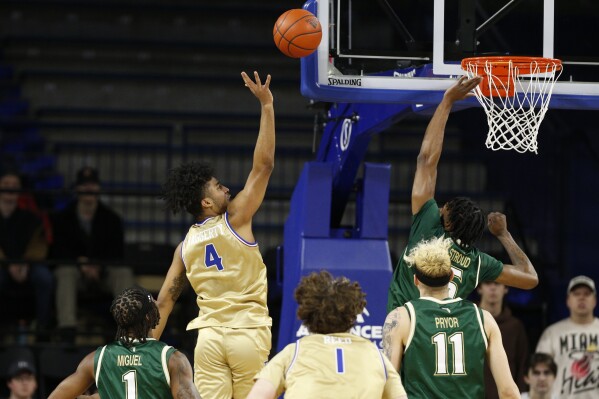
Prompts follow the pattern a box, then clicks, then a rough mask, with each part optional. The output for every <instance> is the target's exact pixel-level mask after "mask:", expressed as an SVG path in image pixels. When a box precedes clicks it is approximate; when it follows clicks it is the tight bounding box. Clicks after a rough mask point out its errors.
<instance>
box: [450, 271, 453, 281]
mask: <svg viewBox="0 0 599 399" xmlns="http://www.w3.org/2000/svg"><path fill="white" fill-rule="evenodd" d="M451 280H453V269H451V276H449V281H451Z"/></svg>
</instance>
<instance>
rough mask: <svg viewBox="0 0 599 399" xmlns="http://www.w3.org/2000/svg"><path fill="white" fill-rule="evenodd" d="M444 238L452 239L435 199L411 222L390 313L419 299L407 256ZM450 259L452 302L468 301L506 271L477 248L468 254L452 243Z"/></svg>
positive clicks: (395, 275) (391, 292)
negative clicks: (483, 283) (481, 285)
mask: <svg viewBox="0 0 599 399" xmlns="http://www.w3.org/2000/svg"><path fill="white" fill-rule="evenodd" d="M442 236H445V237H449V234H447V233H446V232H445V230H444V229H443V225H442V223H441V215H440V213H439V207H438V206H437V203H436V202H435V200H434V199H430V200H429V201H427V202H426V203H425V204H424V205H423V206H422V209H420V211H419V212H418V213H417V214H416V215H414V216H413V218H412V227H411V229H410V237H409V238H408V245H407V246H406V249H405V250H404V252H403V253H402V255H401V259H400V260H399V263H398V265H397V267H396V268H395V271H394V272H393V279H392V280H391V284H390V285H389V296H388V300H387V313H388V312H391V311H392V310H393V309H395V308H397V307H399V306H402V305H403V304H404V303H406V302H408V301H409V300H411V299H416V298H418V297H419V296H420V293H419V291H418V288H417V287H416V286H415V285H414V271H413V270H412V266H410V265H408V264H407V262H406V261H405V260H404V255H405V254H407V253H409V252H410V250H412V248H414V247H415V246H416V245H417V244H418V243H419V242H420V241H422V240H427V239H430V238H433V237H442ZM449 256H450V258H451V268H452V270H453V275H454V276H453V280H452V281H450V283H449V295H450V297H451V298H467V297H468V295H470V293H471V292H472V291H473V290H474V289H475V288H476V286H477V285H478V283H479V282H481V281H494V280H495V279H496V278H497V277H499V275H500V274H501V272H502V271H503V263H502V262H501V261H499V260H497V259H495V258H493V257H492V256H489V255H487V254H486V253H484V252H481V251H479V250H478V249H477V248H469V249H467V250H465V249H463V248H460V247H459V246H458V245H456V244H455V243H452V245H451V248H450V249H449Z"/></svg>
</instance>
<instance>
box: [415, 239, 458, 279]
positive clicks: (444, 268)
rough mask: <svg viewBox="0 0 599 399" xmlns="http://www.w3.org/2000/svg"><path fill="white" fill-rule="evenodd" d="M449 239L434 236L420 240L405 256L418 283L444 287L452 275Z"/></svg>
mask: <svg viewBox="0 0 599 399" xmlns="http://www.w3.org/2000/svg"><path fill="white" fill-rule="evenodd" d="M450 247H451V239H449V238H443V237H434V238H431V239H430V240H423V241H420V242H419V243H418V244H416V246H415V247H414V248H412V249H411V250H410V252H409V253H408V254H407V255H406V256H405V258H404V259H405V260H406V262H407V263H408V264H409V265H411V266H412V267H413V269H414V276H415V277H416V278H417V279H418V282H419V284H424V285H425V286H427V287H430V288H433V289H435V288H446V287H447V284H448V283H449V280H451V278H452V277H453V271H452V270H451V259H450V258H449V248H450Z"/></svg>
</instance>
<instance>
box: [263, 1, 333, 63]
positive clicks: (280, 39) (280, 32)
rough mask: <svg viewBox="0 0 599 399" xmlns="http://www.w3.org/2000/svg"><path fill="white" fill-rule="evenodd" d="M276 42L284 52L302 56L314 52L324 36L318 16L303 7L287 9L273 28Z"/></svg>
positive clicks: (293, 55) (298, 56) (290, 55)
mask: <svg viewBox="0 0 599 399" xmlns="http://www.w3.org/2000/svg"><path fill="white" fill-rule="evenodd" d="M272 36H273V39H274V40H275V44H276V45H277V47H278V48H279V50H281V52H282V53H283V54H285V55H286V56H288V57H291V58H300V57H305V56H307V55H310V54H312V53H313V52H314V51H315V50H316V48H317V47H318V45H319V44H320V39H321V38H322V29H321V28H320V22H318V18H316V17H315V16H314V14H312V13H311V12H310V11H307V10H303V9H301V8H295V9H293V10H289V11H285V12H284V13H283V14H282V15H281V16H280V17H279V19H277V22H275V27H274V28H273V30H272Z"/></svg>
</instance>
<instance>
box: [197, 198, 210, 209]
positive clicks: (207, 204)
mask: <svg viewBox="0 0 599 399" xmlns="http://www.w3.org/2000/svg"><path fill="white" fill-rule="evenodd" d="M200 203H201V204H202V208H211V207H212V199H211V198H209V197H205V198H202V201H200Z"/></svg>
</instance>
